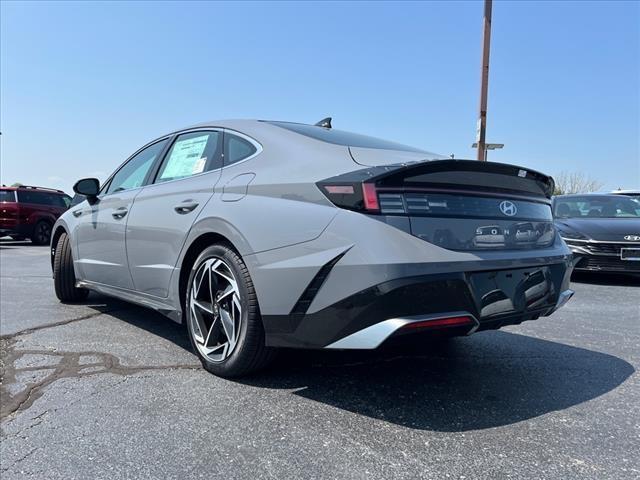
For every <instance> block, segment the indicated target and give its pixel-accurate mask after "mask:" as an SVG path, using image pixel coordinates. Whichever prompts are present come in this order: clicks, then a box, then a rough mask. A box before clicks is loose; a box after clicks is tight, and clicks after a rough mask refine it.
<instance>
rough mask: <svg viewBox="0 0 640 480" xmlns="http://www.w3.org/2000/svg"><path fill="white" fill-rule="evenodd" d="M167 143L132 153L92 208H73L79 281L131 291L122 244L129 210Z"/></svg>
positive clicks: (84, 205) (87, 204)
mask: <svg viewBox="0 0 640 480" xmlns="http://www.w3.org/2000/svg"><path fill="white" fill-rule="evenodd" d="M167 142H168V139H162V140H160V141H158V142H156V143H153V144H152V145H150V146H147V147H145V148H143V149H142V150H140V151H139V152H137V153H136V154H134V155H133V156H132V157H131V158H130V159H129V160H128V161H127V162H125V163H124V164H123V165H122V166H121V167H120V168H119V169H118V170H117V171H116V173H115V174H114V175H113V176H112V177H111V179H110V180H108V181H107V183H106V185H105V186H104V187H103V188H102V191H101V193H100V195H99V196H98V198H97V201H95V202H94V203H93V205H91V204H89V203H88V202H87V201H84V202H82V203H81V204H79V205H77V206H76V207H73V208H72V214H73V216H74V217H76V218H78V224H77V226H76V231H75V238H76V252H77V260H76V261H75V263H76V268H77V270H78V272H79V274H80V278H81V279H83V280H87V281H90V282H95V283H100V284H103V285H109V286H113V287H120V288H126V289H133V281H132V279H131V275H130V274H129V267H128V265H127V251H126V245H125V236H126V225H127V220H128V218H129V211H130V210H131V208H132V206H133V201H134V199H135V198H136V196H137V195H138V194H139V193H140V191H141V190H142V187H143V186H144V185H145V183H146V182H147V181H148V180H149V177H150V175H151V172H152V171H153V166H154V165H155V164H156V162H157V160H158V159H159V158H160V156H161V153H162V152H163V151H164V149H165V147H166V145H167Z"/></svg>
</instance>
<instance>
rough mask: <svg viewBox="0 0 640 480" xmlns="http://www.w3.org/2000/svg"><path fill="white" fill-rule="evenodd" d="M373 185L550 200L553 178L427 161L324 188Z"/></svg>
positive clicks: (340, 179)
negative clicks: (358, 184) (361, 184)
mask: <svg viewBox="0 0 640 480" xmlns="http://www.w3.org/2000/svg"><path fill="white" fill-rule="evenodd" d="M355 182H359V183H368V184H374V185H375V187H376V190H378V191H383V190H388V191H397V190H402V191H439V192H458V191H464V192H468V193H471V192H474V193H477V194H496V193H500V194H503V195H509V196H516V197H533V198H536V199H538V200H540V199H546V200H549V199H551V196H552V195H553V191H554V189H555V182H554V181H553V178H551V177H550V176H548V175H544V174H543V173H540V172H537V171H535V170H531V169H529V168H525V167H520V166H517V165H510V164H507V163H497V162H479V161H477V160H430V161H426V162H417V163H408V164H399V165H386V166H379V167H369V168H364V169H360V170H355V171H353V172H349V173H346V174H344V175H339V176H336V177H332V178H328V179H326V180H323V181H321V182H318V184H319V186H322V185H348V184H352V183H355Z"/></svg>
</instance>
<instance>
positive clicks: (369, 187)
mask: <svg viewBox="0 0 640 480" xmlns="http://www.w3.org/2000/svg"><path fill="white" fill-rule="evenodd" d="M362 196H363V198H364V208H365V209H366V210H371V211H376V212H377V211H378V210H380V205H379V204H378V192H377V191H376V186H375V185H374V184H373V183H363V184H362Z"/></svg>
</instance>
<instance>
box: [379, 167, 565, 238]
mask: <svg viewBox="0 0 640 480" xmlns="http://www.w3.org/2000/svg"><path fill="white" fill-rule="evenodd" d="M375 183H376V190H377V192H378V198H379V204H380V213H381V214H383V215H405V216H408V217H409V220H410V230H411V234H413V235H415V236H417V237H419V238H422V239H423V240H425V241H428V242H429V243H432V244H434V245H438V246H441V247H443V248H447V249H451V250H509V249H533V248H543V247H547V246H549V245H550V244H551V243H553V241H554V239H555V229H554V226H553V218H552V214H551V207H550V197H551V194H552V192H553V189H554V182H553V179H552V178H551V177H549V176H547V175H543V174H541V173H539V172H536V171H534V170H530V169H526V168H522V167H518V166H515V165H508V164H503V163H493V162H478V161H473V160H438V161H429V162H421V163H418V164H409V165H405V166H402V167H400V168H398V169H396V170H394V171H392V172H389V173H388V174H386V175H383V176H382V177H381V178H378V179H377V180H376V182H375Z"/></svg>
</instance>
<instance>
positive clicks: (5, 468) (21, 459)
mask: <svg viewBox="0 0 640 480" xmlns="http://www.w3.org/2000/svg"><path fill="white" fill-rule="evenodd" d="M38 448H39V447H36V448H33V449H31V450H29V451H28V452H27V453H25V454H24V455H23V456H22V457H20V458H18V459H17V460H15V461H14V462H13V464H11V465H9V466H8V467H3V468H2V470H0V471H2V472H6V471H7V470H9V469H11V468H12V467H15V466H16V465H17V464H19V463H21V462H23V461H25V460H26V459H27V458H29V457H30V456H31V455H33V454H34V453H35V452H36V451H37V450H38Z"/></svg>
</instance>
